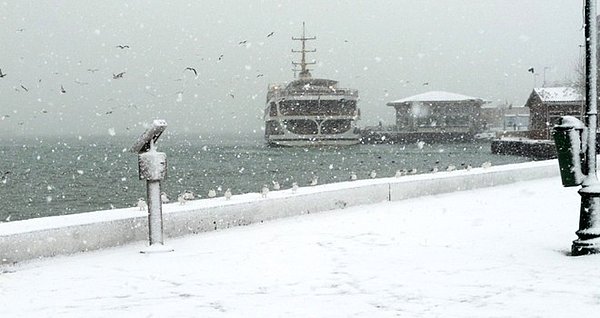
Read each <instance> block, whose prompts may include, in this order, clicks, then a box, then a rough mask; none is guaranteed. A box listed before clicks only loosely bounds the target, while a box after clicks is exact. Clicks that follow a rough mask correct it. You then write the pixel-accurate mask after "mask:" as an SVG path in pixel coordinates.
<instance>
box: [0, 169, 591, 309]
mask: <svg viewBox="0 0 600 318" xmlns="http://www.w3.org/2000/svg"><path fill="white" fill-rule="evenodd" d="M578 212H579V195H578V194H577V188H563V187H562V186H561V182H560V179H559V178H558V177H553V178H544V179H538V180H533V181H525V182H518V183H514V184H509V185H502V186H496V187H491V188H483V189H477V190H470V191H462V192H455V193H448V194H439V195H434V196H427V197H420V198H414V199H407V200H402V201H396V202H383V203H377V204H369V205H361V206H354V207H349V208H346V209H340V210H333V211H329V212H323V213H319V214H311V215H304V216H297V217H291V218H286V219H281V220H274V221H270V222H265V223H262V224H253V225H249V226H245V227H235V228H230V229H225V230H222V231H216V232H208V233H202V234H198V235H193V236H187V237H184V238H178V239H168V240H167V243H168V245H169V246H170V247H172V248H174V249H175V251H174V252H171V253H164V254H151V255H145V254H140V253H139V250H140V249H142V248H143V244H142V243H134V244H129V245H125V246H122V247H115V248H110V249H105V250H100V251H95V252H88V253H83V254H75V255H72V256H59V257H55V258H49V259H43V260H38V261H32V262H24V263H18V264H17V265H5V266H3V267H0V268H1V269H2V271H3V273H2V274H0V308H1V312H2V316H3V317H111V316H112V317H595V316H597V315H598V312H600V288H599V287H598V286H600V271H599V270H598V268H599V266H600V256H584V257H571V256H567V254H568V251H569V249H570V246H571V241H572V240H573V239H575V238H576V236H575V234H574V231H575V230H576V229H577V225H578Z"/></svg>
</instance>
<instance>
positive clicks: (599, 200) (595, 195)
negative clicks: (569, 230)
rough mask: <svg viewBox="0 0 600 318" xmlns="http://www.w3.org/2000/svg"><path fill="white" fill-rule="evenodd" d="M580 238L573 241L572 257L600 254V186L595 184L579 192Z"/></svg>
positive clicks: (578, 234) (578, 232)
mask: <svg viewBox="0 0 600 318" xmlns="http://www.w3.org/2000/svg"><path fill="white" fill-rule="evenodd" d="M579 195H581V209H580V212H579V230H578V231H577V232H575V233H576V234H577V236H578V237H579V238H578V239H577V240H575V241H573V245H572V246H571V255H573V256H578V255H588V254H600V184H598V183H597V182H596V183H593V184H592V185H589V186H585V185H584V187H583V188H581V189H580V190H579Z"/></svg>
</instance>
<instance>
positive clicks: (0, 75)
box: [0, 28, 275, 125]
mask: <svg viewBox="0 0 600 318" xmlns="http://www.w3.org/2000/svg"><path fill="white" fill-rule="evenodd" d="M23 31H25V29H23V28H21V29H17V32H23ZM274 35H275V31H271V32H269V33H268V34H267V35H266V37H267V38H271V37H272V36H274ZM238 45H250V42H249V41H248V40H241V41H239V42H238ZM114 48H115V49H119V50H129V49H131V46H129V45H128V44H118V45H115V46H114ZM223 58H224V54H219V55H218V58H217V61H222V60H223ZM202 60H204V59H202ZM79 64H81V61H79ZM99 70H100V69H98V68H88V69H87V72H90V73H96V72H98V71H99ZM186 71H190V72H193V73H194V76H195V77H196V78H198V75H199V72H198V69H196V68H194V67H191V66H188V67H186V68H185V69H184V72H186ZM54 74H55V75H58V74H60V73H59V72H54ZM125 74H126V72H125V71H123V72H117V73H112V79H113V80H118V79H123V78H124V75H125ZM7 75H8V74H7V73H5V72H4V71H3V70H2V69H1V68H0V79H2V78H4V77H6V76H7ZM263 76H264V74H262V73H259V74H257V75H256V77H257V78H260V77H263ZM41 81H42V79H38V82H39V83H41ZM74 82H75V83H76V84H79V85H88V84H89V83H86V82H80V81H79V80H74ZM19 86H20V87H19ZM19 86H15V87H14V89H15V90H16V91H18V92H21V91H22V92H29V88H28V87H26V86H25V85H23V84H20V85H19ZM67 88H68V87H67ZM67 88H65V85H63V84H61V85H60V90H59V92H60V94H66V93H67ZM231 97H232V98H234V95H233V94H231ZM106 114H107V115H108V114H112V111H111V112H106ZM6 118H9V116H8V115H6V116H2V120H4V119H6ZM18 124H19V125H23V124H24V122H19V123H18Z"/></svg>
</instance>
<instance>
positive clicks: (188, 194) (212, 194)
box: [137, 161, 492, 211]
mask: <svg viewBox="0 0 600 318" xmlns="http://www.w3.org/2000/svg"><path fill="white" fill-rule="evenodd" d="M491 166H492V163H491V162H489V161H486V162H484V163H482V164H481V168H483V169H487V168H490V167H491ZM461 167H463V169H464V170H466V171H470V170H471V169H472V168H473V167H472V166H471V165H470V164H461ZM455 170H457V167H456V166H455V165H448V166H447V167H446V168H445V171H448V172H451V171H455ZM438 171H439V168H438V167H437V166H434V167H433V168H431V170H430V171H429V172H430V173H436V172H438ZM417 172H418V170H417V169H416V168H413V169H411V170H408V169H399V170H396V173H395V174H394V177H396V178H400V177H402V176H408V175H414V174H417ZM368 176H369V178H371V179H375V178H376V177H377V171H376V170H371V172H370V173H369V175H368ZM349 180H350V181H356V180H358V175H357V174H356V173H355V172H354V171H351V172H350V177H349ZM271 183H272V184H273V186H272V188H269V186H268V185H267V184H264V185H263V186H262V188H261V189H260V192H259V193H260V196H261V197H262V198H267V196H268V195H269V192H270V191H271V190H273V191H279V190H281V185H280V184H279V182H278V181H275V180H273V181H271ZM308 184H309V185H310V186H316V185H318V184H319V176H317V175H314V174H313V176H312V177H311V179H310V180H309V181H308ZM299 188H300V187H299V186H298V183H297V182H293V183H292V186H291V188H290V189H291V191H292V193H296V192H297V191H298V189H299ZM221 191H222V189H221V187H218V188H217V189H216V190H215V189H210V190H208V193H207V197H208V198H216V197H217V196H218V192H221ZM232 196H233V194H232V192H231V189H230V188H227V190H225V191H224V192H223V197H224V198H225V200H231V197H232ZM160 197H161V201H162V203H169V202H170V200H169V197H168V196H167V194H166V193H165V192H162V193H161V196H160ZM196 197H197V196H196V194H194V192H192V191H189V190H186V191H184V192H183V193H181V194H179V195H178V196H177V202H178V203H179V204H180V205H184V204H186V202H187V201H191V200H195V199H196ZM137 207H138V208H139V210H140V211H142V210H146V209H148V205H147V203H146V201H145V200H144V199H143V198H139V199H138V202H137Z"/></svg>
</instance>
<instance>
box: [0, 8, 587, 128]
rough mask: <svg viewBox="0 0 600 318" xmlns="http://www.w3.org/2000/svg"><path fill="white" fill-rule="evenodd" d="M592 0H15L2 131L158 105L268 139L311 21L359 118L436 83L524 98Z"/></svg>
mask: <svg viewBox="0 0 600 318" xmlns="http://www.w3.org/2000/svg"><path fill="white" fill-rule="evenodd" d="M582 3H583V1H573V0H526V1H523V0H480V1H472V0H445V1H434V0H421V1H414V0H393V1H392V0H390V1H342V0H338V1H317V0H308V1H291V0H263V1H226V2H221V1H152V2H147V1H120V0H106V1H83V2H82V1H74V0H64V1H26V0H19V1H17V0H11V1H4V2H0V25H1V26H2V27H1V28H0V39H2V43H3V44H2V46H3V50H2V54H0V69H1V70H2V73H3V74H6V76H5V77H2V78H0V134H2V135H6V134H16V135H22V134H27V135H44V134H67V135H73V136H78V135H87V134H106V135H107V136H108V135H123V134H133V135H137V134H139V133H141V131H143V128H142V127H140V123H141V122H149V121H150V120H151V119H153V118H156V117H160V118H164V119H166V120H167V122H168V123H169V132H170V133H201V134H207V133H208V132H211V133H214V134H221V133H227V134H229V133H234V134H240V135H243V136H256V137H257V138H260V137H261V136H262V131H261V127H262V109H263V106H264V102H265V98H266V97H265V95H266V89H267V85H268V84H269V83H276V82H284V81H289V80H291V79H292V78H293V72H292V70H291V69H292V65H291V61H292V60H294V59H297V57H296V56H295V55H294V54H293V53H291V52H290V50H291V49H292V48H294V49H299V43H298V42H296V41H291V37H292V36H298V35H300V32H301V28H302V22H303V21H306V26H307V33H308V35H311V36H312V35H314V36H317V40H316V41H311V42H310V43H309V47H310V48H316V49H317V52H316V53H313V54H311V55H310V56H309V59H313V58H314V59H316V60H317V62H318V64H317V65H316V67H315V70H314V71H313V75H314V76H315V77H325V78H331V79H336V80H339V81H340V86H342V87H352V88H356V89H358V90H359V93H360V96H361V101H360V107H361V108H362V114H363V118H362V120H361V121H360V122H359V125H361V126H366V125H374V124H377V122H378V121H380V120H381V121H383V122H385V123H392V122H393V110H392V108H391V107H388V106H386V105H385V104H386V102H389V101H392V100H396V99H400V98H404V97H407V96H411V95H415V94H420V93H424V92H427V91H431V90H444V91H450V92H455V93H460V94H464V95H469V96H476V97H480V98H483V99H486V100H490V101H492V102H503V101H505V100H507V101H509V102H512V103H515V104H517V105H518V104H523V103H524V102H525V100H526V99H527V97H528V94H529V93H530V92H531V89H532V88H533V86H534V79H535V81H536V82H537V84H538V85H541V84H542V82H543V78H544V73H545V77H546V81H547V82H548V83H551V82H554V81H562V80H565V79H569V78H572V77H573V76H574V69H575V65H576V63H577V60H578V59H579V58H580V55H581V52H582V51H581V50H582V49H581V48H580V47H579V45H580V44H582V43H583V30H582ZM271 32H274V33H273V35H272V36H270V37H267V35H268V34H269V33H271ZM242 41H246V42H245V43H243V44H239V43H240V42H242ZM117 45H128V46H129V48H125V49H120V48H117V47H116V46H117ZM220 56H222V58H221V60H219V57H220ZM186 67H194V68H195V69H196V70H197V71H198V73H199V74H198V75H199V76H198V77H197V78H196V77H195V76H194V74H193V73H192V72H191V71H184V69H185V68H186ZM530 67H534V68H535V70H536V72H537V73H538V74H537V76H534V75H532V74H531V73H529V72H527V70H528V69H529V68H530ZM121 72H125V73H124V75H123V78H119V79H113V74H118V73H121ZM424 83H428V85H424ZM61 86H62V88H64V91H65V93H61ZM7 115H8V116H7Z"/></svg>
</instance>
